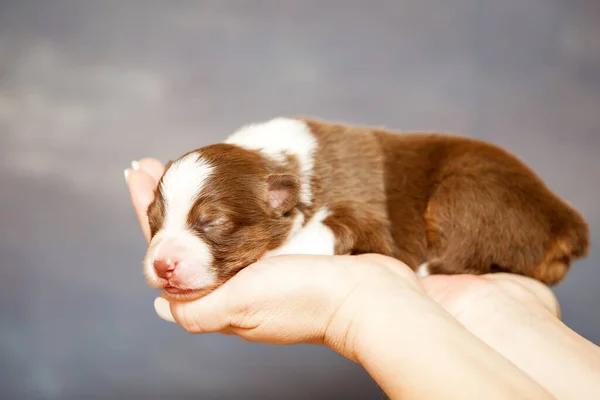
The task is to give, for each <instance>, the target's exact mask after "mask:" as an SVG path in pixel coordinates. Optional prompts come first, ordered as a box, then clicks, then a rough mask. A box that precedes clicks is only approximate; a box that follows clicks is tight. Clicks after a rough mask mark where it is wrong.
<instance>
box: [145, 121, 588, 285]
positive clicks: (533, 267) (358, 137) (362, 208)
mask: <svg viewBox="0 0 600 400" xmlns="http://www.w3.org/2000/svg"><path fill="white" fill-rule="evenodd" d="M304 121H305V122H306V123H307V124H308V126H309V127H310V129H311V131H312V132H313V134H314V135H315V137H316V139H317V142H318V149H317V152H316V154H315V159H314V168H313V171H312V172H313V175H312V182H311V186H312V197H313V201H312V204H303V203H300V202H299V182H298V180H297V179H296V178H295V177H296V176H299V174H300V170H299V164H298V160H296V159H295V158H294V157H292V156H288V157H287V161H286V162H285V163H284V164H281V165H280V164H277V163H275V162H274V161H270V160H268V159H267V158H265V157H264V156H263V155H262V154H261V153H259V152H254V151H249V150H244V149H242V148H239V147H237V146H233V145H229V144H223V143H221V144H215V145H211V146H207V147H204V148H201V149H198V150H195V153H197V154H198V156H199V157H203V158H205V159H207V160H208V161H209V162H210V163H211V164H212V165H215V166H216V172H215V174H214V175H213V177H211V178H209V181H208V182H207V183H206V187H209V188H210V190H208V191H206V192H205V193H203V194H202V195H201V196H200V197H199V198H198V200H197V201H196V204H195V205H194V207H193V208H192V210H190V213H189V218H188V224H189V227H191V228H192V229H193V230H194V231H195V232H196V234H197V235H198V236H199V237H201V238H202V239H203V240H204V241H206V242H207V243H208V244H209V245H210V248H211V251H212V252H213V256H214V258H215V265H214V266H212V267H213V269H214V270H215V271H216V272H217V274H218V276H219V278H220V279H221V280H225V279H227V278H228V277H231V276H233V274H235V273H236V272H237V271H239V270H240V269H241V268H244V267H245V266H247V265H249V264H250V263H252V262H253V261H255V260H256V259H257V258H259V257H260V256H261V254H262V253H264V252H265V251H268V250H271V249H274V248H276V247H278V246H280V245H281V244H282V243H283V242H284V241H285V240H286V239H287V237H288V235H289V233H290V230H291V229H292V222H293V220H294V217H295V216H296V215H297V214H298V213H302V214H304V216H305V221H306V220H308V219H310V217H311V216H312V215H313V214H314V213H315V212H316V211H317V210H319V209H320V208H322V207H327V209H328V210H329V212H330V214H329V216H328V217H327V218H326V219H325V220H324V221H323V223H324V224H325V225H327V226H328V227H329V228H330V229H331V230H332V231H333V233H334V235H335V237H336V243H335V253H336V254H349V253H350V254H360V253H381V254H385V255H388V256H392V257H396V258H398V259H399V260H401V261H403V262H405V263H406V264H408V265H409V266H410V267H411V268H413V269H416V268H417V267H418V266H419V265H420V264H422V263H424V262H429V270H430V273H433V274H459V273H471V274H483V273H489V272H493V271H505V272H510V273H516V274H522V275H525V276H529V277H532V278H535V279H538V280H540V281H542V282H544V283H547V284H556V283H558V282H560V281H561V280H562V279H563V278H564V276H565V274H566V273H567V271H568V270H569V267H570V264H571V262H572V261H574V260H576V259H578V258H580V257H583V256H585V255H586V254H587V251H588V246H589V229H588V226H587V224H586V223H585V221H584V220H583V218H582V217H581V216H580V215H579V214H578V213H577V212H576V211H575V210H574V209H572V208H571V207H570V206H568V205H567V204H565V203H564V202H563V201H562V200H560V199H559V198H558V197H557V196H556V195H554V194H553V193H552V192H551V191H550V190H549V189H548V188H547V187H546V186H545V185H544V183H543V182H542V181H541V180H540V179H539V178H538V177H537V176H536V175H535V174H534V172H532V171H531V170H530V169H529V168H528V167H527V166H526V165H525V164H523V163H522V162H521V161H519V160H518V159H517V158H516V157H514V156H513V155H511V154H509V153H508V152H506V151H504V150H502V149H500V148H498V147H496V146H493V145H490V144H487V143H485V142H482V141H478V140H474V139H469V138H464V137H460V136H452V135H441V134H425V133H423V134H417V133H412V134H409V133H397V132H392V131H389V130H386V129H383V128H370V127H359V126H347V125H342V124H335V123H327V122H324V121H318V120H313V119H304ZM274 191H279V192H278V193H275V192H274ZM281 193H283V194H284V196H286V197H284V201H283V202H281V203H280V204H279V205H278V206H277V207H275V208H274V207H271V206H270V199H271V198H273V196H275V197H276V195H280V194H281ZM163 208H164V207H163V205H162V197H161V194H160V192H157V194H156V199H155V201H154V202H153V203H152V204H151V206H150V208H149V210H148V216H149V219H150V226H151V229H152V234H153V235H154V234H155V233H156V231H157V230H158V229H159V227H160V226H161V224H162V218H163V214H164V209H163ZM223 216H224V217H225V221H226V222H225V223H223V224H221V225H218V226H215V227H210V229H207V226H210V221H213V220H215V219H216V218H219V217H223Z"/></svg>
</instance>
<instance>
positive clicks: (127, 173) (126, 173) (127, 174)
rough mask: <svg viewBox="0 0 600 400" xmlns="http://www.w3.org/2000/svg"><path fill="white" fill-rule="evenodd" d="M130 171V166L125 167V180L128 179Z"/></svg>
mask: <svg viewBox="0 0 600 400" xmlns="http://www.w3.org/2000/svg"><path fill="white" fill-rule="evenodd" d="M130 172H131V169H129V168H125V170H124V171H123V174H124V175H125V181H127V177H128V176H129V173H130Z"/></svg>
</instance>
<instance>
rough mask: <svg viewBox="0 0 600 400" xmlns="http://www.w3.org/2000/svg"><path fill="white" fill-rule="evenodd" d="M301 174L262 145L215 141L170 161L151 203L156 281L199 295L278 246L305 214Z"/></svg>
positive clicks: (149, 273)
mask: <svg viewBox="0 0 600 400" xmlns="http://www.w3.org/2000/svg"><path fill="white" fill-rule="evenodd" d="M299 195H300V182H299V180H298V178H297V177H296V176H295V175H293V174H278V173H274V169H273V168H272V165H270V162H269V160H267V159H265V158H264V157H263V156H261V155H260V154H259V153H257V152H252V151H249V150H245V149H242V148H240V147H237V146H234V145H229V144H216V145H211V146H207V147H204V148H201V149H199V150H196V151H193V152H190V153H187V154H185V155H183V156H182V157H180V158H178V159H177V160H175V161H174V162H172V163H170V164H168V166H167V169H166V171H165V173H164V175H163V176H162V178H161V180H160V182H159V184H158V187H157V189H156V192H155V198H154V201H153V202H152V203H151V204H150V206H149V208H148V219H149V222H150V229H151V235H152V236H151V241H150V244H149V246H148V250H147V252H146V256H145V258H144V275H145V277H146V279H147V281H148V283H149V285H150V286H152V287H154V288H156V289H159V290H164V291H165V293H166V294H167V295H168V296H171V297H173V298H179V299H192V298H196V297H200V296H202V295H204V294H206V293H208V292H209V291H211V290H212V289H214V288H216V287H217V286H219V285H220V284H222V283H223V282H225V281H226V280H227V279H229V278H231V277H232V276H233V275H235V274H236V273H237V272H238V271H240V270H241V269H242V268H244V267H246V266H248V265H249V264H251V263H253V262H255V261H256V260H258V259H259V258H260V257H261V255H262V254H263V253H265V252H266V251H267V250H270V249H273V248H275V247H277V246H279V245H280V244H281V243H282V242H283V241H284V240H285V239H286V237H287V235H288V233H289V232H290V230H291V229H292V226H293V224H294V221H295V219H296V218H297V217H298V216H299V213H298V211H297V210H296V209H295V207H296V205H297V203H298V201H299Z"/></svg>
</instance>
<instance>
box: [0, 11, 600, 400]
mask: <svg viewBox="0 0 600 400" xmlns="http://www.w3.org/2000/svg"><path fill="white" fill-rule="evenodd" d="M599 21H600V3H599V2H597V1H593V0H589V1H587V0H527V1H523V0H503V1H492V0H452V1H449V0H445V1H444V0H403V1H400V0H396V1H378V0H371V1H357V0H345V1H343V0H337V1H334V0H329V1H327V0H321V1H317V0H298V1H284V0H280V1H241V0H240V1H223V0H220V1H170V2H167V1H126V0H122V1H99V0H98V1H86V0H73V1H66V0H55V1H41V0H40V1H28V0H21V1H1V2H0V77H1V86H0V166H1V168H0V256H1V258H0V260H1V264H0V304H1V306H0V398H2V399H87V398H102V399H103V398H107V399H108V398H111V399H136V398H147V399H154V398H156V399H158V398H161V399H191V398H198V399H258V398H263V399H275V398H320V399H325V398H335V397H342V396H344V397H346V398H364V399H371V398H373V399H375V398H382V395H381V392H380V390H379V389H378V388H377V387H376V386H375V385H374V384H373V383H372V381H371V379H370V378H369V377H368V376H367V375H366V374H365V373H364V372H363V371H362V370H361V369H360V368H358V367H357V366H355V365H354V364H351V363H350V362H347V361H345V360H343V359H341V358H340V357H338V356H337V355H336V354H334V353H332V352H330V351H328V350H327V349H324V348H317V347H311V346H296V347H274V346H263V345H259V344H249V343H246V342H243V341H241V340H239V339H236V338H233V337H220V336H216V335H214V336H202V337H199V336H195V337H194V336H191V335H188V334H186V333H185V332H183V331H182V330H180V329H179V328H177V327H176V326H175V325H172V324H169V323H166V322H163V321H161V320H159V319H158V317H156V316H155V314H154V311H153V307H152V300H153V298H154V296H155V295H156V293H155V292H154V291H153V290H151V289H150V288H149V287H147V286H146V284H145V282H144V279H143V277H142V270H141V260H142V257H143V253H144V250H145V242H144V240H143V237H142V235H141V233H140V231H139V227H138V223H137V220H136V217H135V215H134V213H133V211H132V208H131V206H130V201H129V195H128V193H127V190H126V186H125V183H124V180H123V169H124V168H126V167H128V165H129V163H130V161H131V160H134V159H138V158H140V157H143V156H154V157H158V158H160V159H163V160H166V159H169V158H172V157H175V156H177V155H179V154H181V153H182V152H184V151H187V150H190V149H192V148H196V147H200V146H202V145H206V144H209V143H213V142H216V141H220V140H222V139H224V138H225V137H226V136H227V135H228V134H230V133H231V132H232V131H233V130H235V129H236V128H238V127H239V126H240V125H242V124H245V123H247V122H254V121H260V120H263V119H267V118H271V117H274V116H278V115H309V116H315V117H320V118H325V119H333V120H343V121H346V122H352V123H359V124H376V125H386V126H388V127H391V128H396V129H419V130H424V129H432V130H442V131H452V132H457V133H461V134H465V135H468V136H473V137H478V138H482V139H486V140H489V141H492V142H494V143H497V144H500V145H502V146H505V147H506V148H507V149H509V150H511V151H513V152H514V153H516V154H517V155H518V156H520V157H521V158H522V159H524V160H525V161H526V162H527V163H528V164H529V165H531V166H532V167H533V168H534V169H535V170H536V171H537V172H538V173H539V174H540V175H541V176H542V177H543V178H544V179H545V180H546V182H547V183H548V184H549V186H550V187H551V188H552V189H554V190H555V191H556V192H557V193H558V194H559V195H561V196H562V197H563V198H565V199H566V200H568V201H569V202H570V203H571V204H573V205H574V206H575V207H576V208H578V209H579V210H580V211H581V212H582V213H583V214H584V216H585V217H586V218H587V219H588V220H589V222H590V224H591V226H592V229H593V234H594V237H593V251H592V254H591V256H590V257H589V258H588V259H587V260H585V261H582V262H579V263H577V264H576V265H575V267H574V269H573V270H572V272H571V273H570V275H569V276H568V278H567V279H566V280H565V281H564V282H563V283H562V284H561V285H559V286H558V287H557V288H556V293H557V294H558V297H559V299H560V301H561V304H562V308H563V312H564V320H565V322H566V323H567V324H568V325H570V326H571V327H573V328H574V329H575V330H577V331H578V332H580V333H581V334H582V335H584V336H586V337H587V338H589V339H591V340H592V341H594V342H595V343H600V318H599V317H600V315H599V314H600V312H599V311H598V305H599V304H600V290H599V286H600V252H599V251H598V250H597V247H598V246H597V245H598V244H600V243H599V242H598V240H597V239H596V237H597V236H598V235H600V213H599V211H598V205H599V204H600V157H598V151H600V23H599Z"/></svg>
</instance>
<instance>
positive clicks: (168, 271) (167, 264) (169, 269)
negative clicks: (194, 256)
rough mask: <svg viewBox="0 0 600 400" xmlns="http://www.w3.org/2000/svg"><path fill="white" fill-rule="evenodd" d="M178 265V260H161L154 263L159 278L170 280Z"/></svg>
mask: <svg viewBox="0 0 600 400" xmlns="http://www.w3.org/2000/svg"><path fill="white" fill-rule="evenodd" d="M177 264H179V261H178V260H173V259H170V258H166V259H165V258H159V259H157V260H155V261H154V270H155V271H156V275H157V276H158V277H159V278H162V279H170V278H171V277H172V276H173V271H175V268H177Z"/></svg>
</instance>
